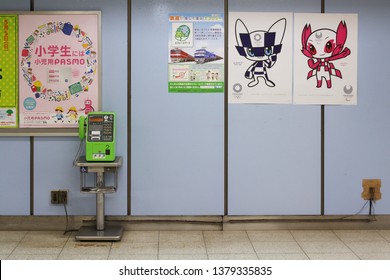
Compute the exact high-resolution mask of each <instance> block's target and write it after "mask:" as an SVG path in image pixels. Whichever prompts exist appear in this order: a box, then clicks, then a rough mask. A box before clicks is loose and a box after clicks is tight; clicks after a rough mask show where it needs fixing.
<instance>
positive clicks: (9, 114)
mask: <svg viewBox="0 0 390 280" xmlns="http://www.w3.org/2000/svg"><path fill="white" fill-rule="evenodd" d="M17 34H18V18H17V15H11V14H7V15H0V128H6V127H7V128H15V127H17V119H18V62H17V61H18V56H17V39H18V36H17Z"/></svg>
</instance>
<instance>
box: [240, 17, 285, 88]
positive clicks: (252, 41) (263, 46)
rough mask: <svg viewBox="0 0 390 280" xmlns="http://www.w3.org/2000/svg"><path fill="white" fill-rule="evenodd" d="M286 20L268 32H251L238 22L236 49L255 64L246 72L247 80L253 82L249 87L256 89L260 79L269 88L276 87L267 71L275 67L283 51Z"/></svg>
mask: <svg viewBox="0 0 390 280" xmlns="http://www.w3.org/2000/svg"><path fill="white" fill-rule="evenodd" d="M286 22H287V21H286V19H285V18H281V19H279V20H278V21H276V22H275V23H274V24H273V25H272V26H271V27H270V28H269V29H268V31H264V30H255V31H252V32H249V31H248V29H247V27H246V26H245V24H244V23H243V22H242V20H240V19H237V21H236V26H235V30H236V41H237V46H236V49H237V51H238V53H239V54H240V55H241V56H243V57H245V58H246V59H248V60H250V61H254V63H253V64H252V65H251V66H250V67H249V68H248V69H247V70H246V72H245V78H247V79H251V80H252V81H251V82H250V83H249V84H248V87H254V86H256V85H257V84H258V83H259V79H260V78H262V79H264V82H265V84H266V85H267V86H269V87H274V86H275V83H274V82H273V81H271V80H270V79H269V77H268V74H267V69H269V68H271V67H272V66H274V65H275V63H276V60H277V55H278V53H280V52H281V50H282V41H283V37H284V33H285V30H286Z"/></svg>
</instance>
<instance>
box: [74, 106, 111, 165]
mask: <svg viewBox="0 0 390 280" xmlns="http://www.w3.org/2000/svg"><path fill="white" fill-rule="evenodd" d="M79 137H80V139H84V138H85V159H86V160H87V161H114V160H115V113H112V112H90V113H88V115H87V116H86V117H84V116H81V117H80V119H79Z"/></svg>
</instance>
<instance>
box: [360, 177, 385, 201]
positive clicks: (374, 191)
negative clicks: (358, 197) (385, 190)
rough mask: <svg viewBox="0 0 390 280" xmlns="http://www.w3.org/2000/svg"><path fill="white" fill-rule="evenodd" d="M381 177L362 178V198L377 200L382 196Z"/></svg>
mask: <svg viewBox="0 0 390 280" xmlns="http://www.w3.org/2000/svg"><path fill="white" fill-rule="evenodd" d="M381 185H382V184H381V179H363V181H362V187H363V192H362V198H363V199H364V200H379V199H381V198H382V194H381V191H380V188H381Z"/></svg>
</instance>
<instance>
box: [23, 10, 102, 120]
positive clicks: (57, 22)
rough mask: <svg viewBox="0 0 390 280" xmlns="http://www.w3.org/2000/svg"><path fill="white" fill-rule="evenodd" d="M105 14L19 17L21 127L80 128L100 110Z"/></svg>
mask: <svg viewBox="0 0 390 280" xmlns="http://www.w3.org/2000/svg"><path fill="white" fill-rule="evenodd" d="M99 21H100V13H99V12H91V13H84V12H83V14H78V13H64V14H62V13H58V14H39V15H38V14H23V15H20V16H19V61H20V62H19V110H20V115H19V127H20V128H67V127H77V126H78V119H79V116H81V115H86V114H87V113H88V112H90V111H94V110H98V109H99V95H100V94H99V75H98V68H99V63H98V62H99V56H100V54H99V51H100V49H99V25H100V23H99Z"/></svg>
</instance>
